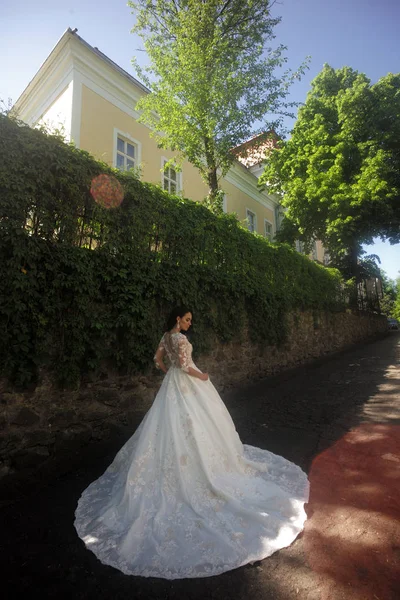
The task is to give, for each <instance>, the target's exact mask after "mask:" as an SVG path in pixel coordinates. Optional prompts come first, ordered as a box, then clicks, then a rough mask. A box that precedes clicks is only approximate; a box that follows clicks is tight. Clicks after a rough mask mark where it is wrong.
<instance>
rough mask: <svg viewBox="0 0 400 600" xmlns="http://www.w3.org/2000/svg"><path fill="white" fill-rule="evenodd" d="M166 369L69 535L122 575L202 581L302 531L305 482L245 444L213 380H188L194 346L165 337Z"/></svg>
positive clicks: (85, 497) (87, 494)
mask: <svg viewBox="0 0 400 600" xmlns="http://www.w3.org/2000/svg"><path fill="white" fill-rule="evenodd" d="M159 348H160V349H161V350H162V352H163V353H166V354H167V355H168V358H169V360H170V363H171V367H170V369H169V370H168V373H167V375H166V376H165V378H164V380H163V383H162V385H161V388H160V390H159V392H158V394H157V396H156V398H155V400H154V403H153V405H152V407H151V408H150V410H149V411H148V413H147V414H146V416H145V417H144V419H143V421H142V423H141V424H140V425H139V427H138V429H137V430H136V432H135V433H134V434H133V436H132V437H131V438H130V439H129V440H128V441H127V442H126V444H125V445H124V446H123V447H122V448H121V450H120V451H119V452H118V454H117V455H116V457H115V459H114V461H113V462H112V464H111V465H110V466H109V467H108V469H107V470H106V471H105V473H104V474H103V475H102V476H101V477H100V478H99V479H97V480H96V481H94V482H93V483H91V484H90V485H89V487H88V488H86V490H85V491H84V492H83V494H82V496H81V497H80V499H79V502H78V507H77V509H76V513H75V516H76V519H75V527H76V530H77V532H78V535H79V537H80V538H81V539H82V540H83V541H84V543H85V544H86V546H87V548H89V549H90V550H92V551H93V552H94V554H95V555H96V556H97V557H98V558H99V559H100V561H101V562H102V563H104V564H107V565H111V566H113V567H115V568H117V569H119V570H120V571H122V572H123V573H126V574H128V575H141V576H144V577H162V578H165V579H182V578H187V577H208V576H210V575H217V574H219V573H223V572H224V571H229V570H230V569H235V568H236V567H240V566H241V565H244V564H246V563H249V562H254V561H257V560H261V559H263V558H266V557H267V556H270V555H271V554H272V553H273V552H275V551H276V550H279V549H280V548H284V547H285V546H288V545H289V544H291V542H292V541H293V540H294V539H295V538H296V536H297V535H298V534H299V532H300V531H301V530H302V528H303V524H304V521H305V520H306V514H305V511H304V503H305V502H307V499H308V491H309V490H308V480H307V476H306V475H305V473H304V472H303V471H302V470H301V469H300V468H299V467H298V466H296V465H295V464H293V463H291V462H289V461H288V460H286V459H285V458H283V457H281V456H277V455H275V454H272V453H271V452H268V451H267V450H262V449H260V448H255V447H253V446H248V445H243V444H242V443H241V441H240V439H239V436H238V434H237V432H236V429H235V426H234V424H233V421H232V419H231V417H230V415H229V413H228V411H227V409H226V407H225V405H224V403H223V401H222V400H221V398H220V396H219V394H218V392H217V391H216V389H215V388H214V386H213V385H212V383H211V381H209V380H208V381H202V380H200V379H198V378H195V377H193V376H190V375H189V374H188V373H187V371H188V368H189V367H192V368H194V369H196V368H197V367H196V366H195V365H194V363H193V361H192V346H191V344H190V343H189V341H188V340H187V338H186V336H184V335H183V334H181V333H176V334H171V333H166V334H165V335H164V336H163V338H162V340H161V342H160V346H159Z"/></svg>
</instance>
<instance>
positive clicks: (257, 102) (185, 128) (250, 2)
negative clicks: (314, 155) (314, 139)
mask: <svg viewBox="0 0 400 600" xmlns="http://www.w3.org/2000/svg"><path fill="white" fill-rule="evenodd" d="M129 5H130V6H131V8H132V9H133V10H134V14H135V17H136V24H135V27H134V28H133V30H132V31H133V32H134V33H137V34H138V35H139V36H140V37H141V38H142V39H143V41H144V47H145V50H146V53H147V55H148V57H149V59H150V66H149V67H148V68H147V69H141V68H140V67H139V65H138V64H137V61H136V60H135V59H133V64H134V67H135V69H136V71H137V73H138V75H139V76H140V78H141V79H142V80H143V81H144V82H145V83H146V85H147V86H148V88H149V89H150V91H151V93H150V94H148V95H144V96H142V98H141V99H140V101H139V103H138V104H137V109H138V110H141V111H143V112H142V115H141V117H140V120H141V121H142V122H144V123H146V124H148V125H150V127H151V128H152V129H153V130H154V132H162V133H155V134H154V135H155V136H156V139H157V141H158V143H159V145H160V147H162V148H171V149H172V150H174V151H175V152H176V153H177V158H178V160H179V159H182V158H186V159H188V160H189V161H190V162H191V163H193V164H194V165H195V167H196V168H197V169H198V170H199V171H200V173H201V175H202V177H203V178H204V180H205V182H206V183H207V184H208V185H209V189H210V193H209V197H210V199H209V204H210V205H211V207H212V206H213V205H214V203H215V204H216V206H217V208H218V206H219V202H218V197H217V195H216V194H217V191H218V179H219V177H221V176H224V175H225V174H226V173H227V172H228V170H229V168H230V167H231V165H232V162H233V160H234V155H233V154H232V152H231V150H232V148H234V147H235V146H237V145H238V144H240V143H241V142H243V141H244V140H247V139H249V138H251V137H253V136H255V135H256V134H257V133H260V132H261V131H263V130H265V129H266V128H268V129H269V128H270V127H271V124H269V125H268V126H267V125H266V124H265V123H263V127H261V128H258V129H257V128H256V127H255V126H254V123H255V122H257V121H258V122H260V121H264V120H265V118H266V115H267V114H269V115H271V114H275V115H276V116H278V115H281V117H280V118H282V116H283V115H289V114H290V115H291V110H292V108H293V106H295V104H294V103H288V102H287V101H286V98H287V95H288V89H289V86H290V85H291V83H292V82H293V80H294V79H300V75H301V73H303V72H304V69H305V65H304V64H303V65H301V66H300V67H299V69H298V71H297V72H296V73H291V72H290V71H289V70H287V71H286V72H284V73H281V75H280V76H278V75H276V71H277V70H279V69H281V68H282V67H283V66H284V64H285V62H286V58H285V57H284V52H285V50H286V48H285V47H284V46H282V45H280V46H278V47H277V48H276V49H275V50H272V49H271V48H268V46H269V44H270V42H271V41H272V40H273V39H274V37H275V36H274V28H275V26H276V25H277V24H278V23H279V22H280V18H273V17H271V14H270V2H268V1H265V0H174V1H173V2H171V1H169V0H132V1H130V2H129ZM278 123H279V118H278V120H276V121H275V123H274V125H275V127H277V126H278ZM214 201H215V202H214Z"/></svg>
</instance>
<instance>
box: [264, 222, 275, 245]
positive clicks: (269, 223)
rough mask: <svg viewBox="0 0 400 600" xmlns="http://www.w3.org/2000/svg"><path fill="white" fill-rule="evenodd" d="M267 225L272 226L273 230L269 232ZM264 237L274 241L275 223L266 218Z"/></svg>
mask: <svg viewBox="0 0 400 600" xmlns="http://www.w3.org/2000/svg"><path fill="white" fill-rule="evenodd" d="M267 225H268V226H270V227H271V231H269V232H268V233H267ZM264 237H265V238H266V239H267V240H269V241H270V242H272V238H273V237H274V224H273V223H271V221H270V220H269V219H264Z"/></svg>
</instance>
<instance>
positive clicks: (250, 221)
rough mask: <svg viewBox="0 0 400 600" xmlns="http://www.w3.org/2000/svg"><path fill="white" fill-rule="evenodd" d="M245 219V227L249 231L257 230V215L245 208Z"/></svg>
mask: <svg viewBox="0 0 400 600" xmlns="http://www.w3.org/2000/svg"><path fill="white" fill-rule="evenodd" d="M246 219H247V227H248V230H249V231H251V233H254V232H255V231H257V217H256V215H255V213H253V212H252V211H251V210H249V209H248V208H246Z"/></svg>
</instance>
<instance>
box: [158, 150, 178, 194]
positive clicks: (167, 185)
mask: <svg viewBox="0 0 400 600" xmlns="http://www.w3.org/2000/svg"><path fill="white" fill-rule="evenodd" d="M167 162H168V160H167V159H166V158H163V163H162V164H163V173H162V178H163V188H164V190H166V191H167V192H169V193H170V194H178V193H179V192H180V191H181V185H180V184H181V173H178V172H177V171H176V169H174V168H173V167H166V166H165V165H166V164H167Z"/></svg>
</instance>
